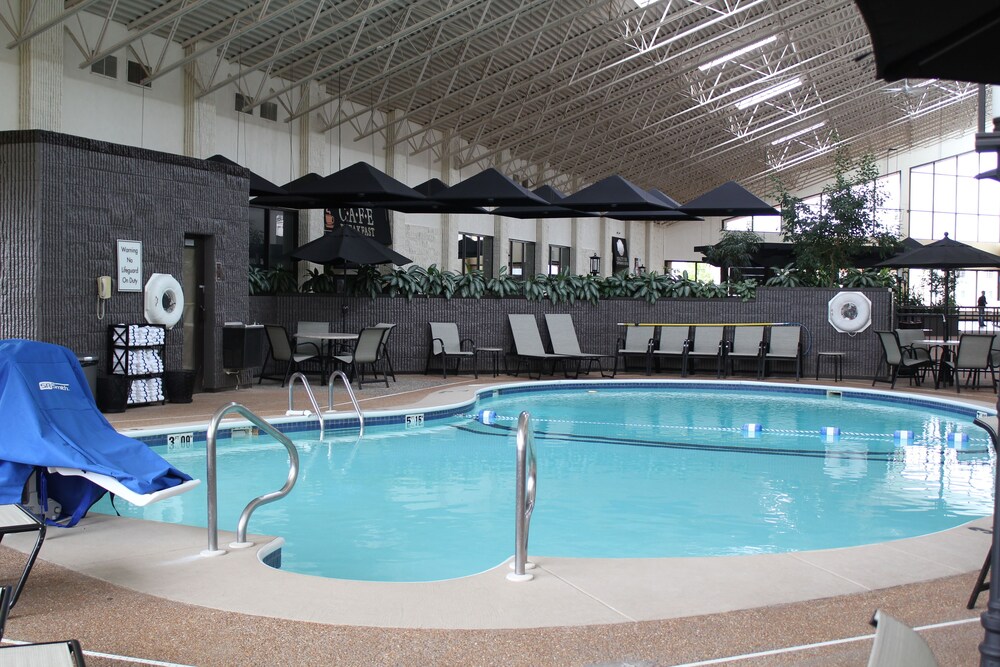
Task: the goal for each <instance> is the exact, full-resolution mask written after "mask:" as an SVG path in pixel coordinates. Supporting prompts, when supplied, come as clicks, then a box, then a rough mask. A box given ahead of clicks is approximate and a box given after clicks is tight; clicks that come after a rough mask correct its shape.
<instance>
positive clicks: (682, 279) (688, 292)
mask: <svg viewBox="0 0 1000 667" xmlns="http://www.w3.org/2000/svg"><path fill="white" fill-rule="evenodd" d="M701 285H702V283H700V282H698V281H697V280H694V279H693V278H691V277H690V276H688V272H687V271H683V272H681V274H680V275H679V276H671V279H670V283H669V287H668V289H667V290H666V294H667V296H672V297H678V298H691V297H699V296H701V294H702V287H701Z"/></svg>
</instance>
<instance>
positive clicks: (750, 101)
mask: <svg viewBox="0 0 1000 667" xmlns="http://www.w3.org/2000/svg"><path fill="white" fill-rule="evenodd" d="M801 85H802V78H801V77H795V78H794V79H789V80H788V81H785V82H783V83H779V84H778V85H776V86H771V87H770V88H765V89H764V90H762V91H760V92H759V93H754V94H753V95H751V96H749V97H744V98H743V99H742V100H739V101H737V102H736V108H737V109H746V108H747V107H752V106H756V105H758V104H760V103H761V102H763V101H765V100H769V99H771V98H772V97H777V96H778V95H781V94H782V93H787V92H788V91H790V90H795V89H796V88H798V87H799V86H801Z"/></svg>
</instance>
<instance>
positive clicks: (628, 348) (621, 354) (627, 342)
mask: <svg viewBox="0 0 1000 667" xmlns="http://www.w3.org/2000/svg"><path fill="white" fill-rule="evenodd" d="M655 333H656V327H640V326H626V327H625V337H624V338H619V339H618V346H617V348H616V349H617V354H615V367H614V369H613V370H612V371H611V375H612V377H614V376H615V375H617V374H618V360H619V359H621V360H622V370H623V371H624V370H627V368H628V359H629V357H639V356H641V357H642V359H643V362H644V364H643V365H644V366H645V369H646V375H649V373H650V366H651V364H652V357H653V345H654V344H655V341H654V340H653V334H655Z"/></svg>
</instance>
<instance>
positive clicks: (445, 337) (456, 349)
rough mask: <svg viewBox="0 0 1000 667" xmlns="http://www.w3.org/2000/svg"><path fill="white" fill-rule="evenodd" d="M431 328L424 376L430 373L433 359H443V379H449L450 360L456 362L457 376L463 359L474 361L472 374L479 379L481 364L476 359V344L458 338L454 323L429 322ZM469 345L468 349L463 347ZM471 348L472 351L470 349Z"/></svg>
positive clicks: (468, 339)
mask: <svg viewBox="0 0 1000 667" xmlns="http://www.w3.org/2000/svg"><path fill="white" fill-rule="evenodd" d="M428 324H430V326H431V346H430V349H428V350H427V366H426V367H425V368H424V374H425V375H426V374H427V373H428V372H430V368H431V358H433V357H441V377H443V378H447V377H448V360H449V359H454V360H455V375H458V368H459V365H460V364H461V363H462V360H463V359H470V360H471V361H472V372H473V374H474V375H475V376H476V379H477V380H478V379H479V362H478V359H477V358H476V342H475V341H474V340H472V339H471V338H459V337H458V325H457V324H455V323H454V322H429V323H428ZM465 343H468V344H469V345H468V347H463V346H464V345H465ZM470 348H471V349H470Z"/></svg>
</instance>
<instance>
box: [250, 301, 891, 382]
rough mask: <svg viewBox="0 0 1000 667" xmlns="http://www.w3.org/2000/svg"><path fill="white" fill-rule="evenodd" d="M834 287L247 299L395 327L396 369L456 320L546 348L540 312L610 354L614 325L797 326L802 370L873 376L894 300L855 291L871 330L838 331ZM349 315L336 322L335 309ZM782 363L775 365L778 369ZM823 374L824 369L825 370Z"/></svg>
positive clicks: (288, 312)
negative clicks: (826, 355) (831, 357)
mask: <svg viewBox="0 0 1000 667" xmlns="http://www.w3.org/2000/svg"><path fill="white" fill-rule="evenodd" d="M840 291H842V290H837V289H805V288H796V289H784V288H761V289H759V290H758V291H757V298H756V299H754V300H752V301H747V302H743V301H740V300H738V299H662V300H659V301H657V302H656V303H655V304H648V303H646V302H645V301H637V300H634V299H610V300H607V301H601V302H600V303H599V304H598V305H596V306H594V305H591V304H589V303H578V304H575V305H568V304H557V305H553V304H550V303H549V302H548V301H527V300H525V299H495V298H483V299H459V298H453V299H451V300H446V299H443V298H432V299H427V298H415V299H413V301H407V300H406V299H402V298H389V297H380V298H377V299H374V300H372V299H370V298H348V297H335V296H325V295H313V294H297V295H288V296H269V297H251V299H250V312H251V317H250V319H251V320H254V321H257V322H261V323H275V324H282V325H284V326H285V327H286V328H287V329H288V330H289V332H293V331H294V330H295V323H296V322H297V321H299V320H319V321H322V320H329V321H330V322H332V325H333V329H334V330H337V331H339V330H341V329H342V328H343V329H346V330H347V331H349V332H357V331H358V330H359V329H360V328H361V327H362V326H364V325H366V324H374V323H376V322H394V323H396V325H397V326H396V328H395V330H394V331H393V334H392V338H391V339H390V350H391V354H392V360H393V366H394V368H395V370H396V371H397V372H423V369H424V363H425V360H426V355H427V349H428V347H429V345H430V330H429V327H428V326H427V322H438V321H440V322H457V323H458V327H459V333H460V334H461V336H462V337H469V338H472V339H474V340H475V342H476V345H477V346H479V347H500V348H503V349H505V350H509V349H510V346H511V342H512V340H511V334H510V326H509V325H508V323H507V314H508V313H529V314H533V315H535V316H536V318H537V320H538V325H539V329H540V330H541V332H542V338H543V339H544V340H545V342H546V344H548V337H547V332H546V330H545V321H544V317H543V315H544V314H545V313H569V314H571V315H572V316H573V321H574V324H575V325H576V329H577V335H578V336H579V338H580V345H581V347H582V348H583V349H584V350H585V351H593V352H601V353H608V354H611V353H612V352H613V351H614V350H615V345H616V342H617V339H618V337H619V336H621V335H622V328H621V327H619V326H617V323H618V322H636V321H638V322H664V323H720V322H721V323H725V322H798V323H801V324H802V325H803V327H804V328H805V331H806V333H805V335H804V339H803V341H804V343H805V344H806V345H807V347H808V350H807V354H806V355H805V359H804V373H805V374H807V375H811V374H813V373H814V372H815V368H816V367H815V363H816V352H817V351H819V350H822V351H830V352H844V353H846V355H847V356H846V358H845V362H844V375H845V377H869V378H870V377H872V376H873V374H874V373H875V372H876V368H877V366H878V364H879V362H880V358H881V347H880V346H879V343H878V339H877V337H876V336H875V334H874V333H873V331H875V330H880V329H889V328H891V327H892V296H891V294H890V293H889V292H888V290H860V291H862V292H864V294H866V295H867V296H868V298H869V299H871V301H872V326H871V327H869V328H868V329H867V330H866V331H864V332H862V333H860V334H858V335H856V336H849V335H847V334H843V333H838V332H836V331H835V330H834V329H833V327H832V326H830V324H829V322H828V321H827V303H828V302H829V300H830V299H831V298H832V297H833V296H834V295H835V294H837V293H838V292H840ZM343 305H346V306H347V308H348V311H347V314H346V316H345V317H344V319H343V322H344V324H343V325H342V324H341V321H342V320H341V306H343ZM782 368H784V369H787V366H783V367H781V368H779V371H780V370H781V369H782ZM823 370H824V373H827V372H828V371H829V369H828V368H826V367H824V369H823Z"/></svg>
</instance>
